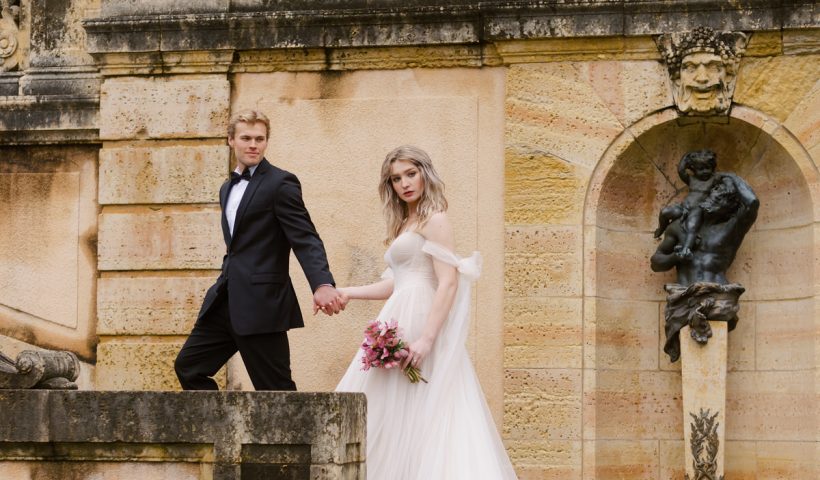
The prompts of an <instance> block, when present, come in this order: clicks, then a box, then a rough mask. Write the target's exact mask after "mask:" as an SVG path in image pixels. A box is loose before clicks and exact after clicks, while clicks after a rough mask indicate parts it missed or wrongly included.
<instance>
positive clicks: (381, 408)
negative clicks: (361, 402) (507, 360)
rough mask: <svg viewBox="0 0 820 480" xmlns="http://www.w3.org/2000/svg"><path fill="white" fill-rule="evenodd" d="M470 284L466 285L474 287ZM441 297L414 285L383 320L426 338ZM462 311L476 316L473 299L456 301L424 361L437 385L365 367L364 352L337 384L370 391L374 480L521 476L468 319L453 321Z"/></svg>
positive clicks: (396, 297) (390, 303) (394, 299)
mask: <svg viewBox="0 0 820 480" xmlns="http://www.w3.org/2000/svg"><path fill="white" fill-rule="evenodd" d="M464 283H465V284H464V285H462V286H460V287H459V288H460V289H462V288H466V289H467V290H469V284H467V283H466V282H464ZM433 294H434V290H433V288H432V287H431V286H430V284H429V282H424V281H419V282H410V285H406V286H404V287H402V288H400V289H397V290H395V291H394V293H393V295H392V296H391V297H390V298H389V299H388V300H387V302H386V303H385V305H384V308H383V309H382V311H381V313H380V314H379V316H378V319H379V320H382V321H389V320H392V319H395V320H396V321H398V323H399V326H400V327H401V328H402V329H403V334H404V338H405V340H406V341H408V342H410V341H412V340H413V339H415V338H418V336H419V335H421V332H422V330H423V328H424V324H425V322H426V321H427V315H428V313H429V312H430V308H431V302H432V299H433ZM468 297H469V295H468ZM465 304H466V305H465ZM459 310H460V311H459ZM457 315H469V298H468V299H467V302H463V301H462V302H458V301H457V302H456V304H455V305H454V307H453V311H452V312H451V315H450V317H451V318H449V319H448V321H447V325H446V326H445V327H443V328H442V331H441V333H440V334H439V336H438V338H437V339H436V342H435V344H434V346H433V350H432V352H431V353H430V355H428V357H427V358H426V359H425V360H424V362H423V364H422V365H421V366H420V368H421V371H422V375H423V376H424V377H425V378H426V379H427V380H428V381H429V383H417V384H411V383H410V382H409V381H408V379H407V377H405V375H404V374H403V373H402V372H401V371H400V370H386V369H380V368H374V369H370V370H369V371H366V372H365V371H362V370H361V365H362V363H361V352H359V353H358V354H357V355H356V357H355V358H354V359H353V361H352V362H351V364H350V367H348V369H347V372H346V373H345V375H344V376H343V377H342V379H341V381H340V382H339V385H338V386H337V387H336V390H337V391H344V392H364V393H365V395H366V396H367V478H368V480H460V479H464V480H468V479H469V480H476V479H487V480H506V479H515V478H516V476H515V472H514V471H513V468H512V465H511V464H510V460H509V458H508V456H507V453H506V450H505V449H504V445H503V444H502V443H501V438H500V436H499V434H498V431H497V430H496V427H495V424H494V422H493V418H492V416H491V415H490V411H489V409H488V408H487V403H486V400H485V398H484V394H483V392H482V390H481V385H480V384H479V382H478V377H477V376H476V374H475V370H474V369H473V366H472V363H471V361H470V358H469V355H468V353H467V350H466V348H465V347H464V338H463V337H464V335H462V334H460V333H459V332H457V331H453V330H454V328H456V329H458V330H463V328H461V327H460V326H459V325H464V324H465V323H466V319H458V320H460V321H456V319H454V318H452V317H454V316H457ZM448 327H449V328H448ZM362 328H364V325H363V326H362Z"/></svg>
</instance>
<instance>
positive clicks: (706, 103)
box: [679, 52, 728, 113]
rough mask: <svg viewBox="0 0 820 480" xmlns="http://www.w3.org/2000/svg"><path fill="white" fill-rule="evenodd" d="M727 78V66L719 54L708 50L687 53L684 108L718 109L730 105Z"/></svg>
mask: <svg viewBox="0 0 820 480" xmlns="http://www.w3.org/2000/svg"><path fill="white" fill-rule="evenodd" d="M725 80H726V67H725V66H724V64H723V60H722V59H721V58H720V57H719V56H718V55H715V54H714V53H707V52H698V53H692V54H689V55H687V56H686V57H684V58H683V61H682V62H681V68H680V87H679V88H680V106H679V108H680V110H681V111H684V112H687V111H690V110H693V111H695V112H697V113H716V112H719V111H721V110H724V109H725V108H728V102H727V98H726V94H725V92H724V82H725Z"/></svg>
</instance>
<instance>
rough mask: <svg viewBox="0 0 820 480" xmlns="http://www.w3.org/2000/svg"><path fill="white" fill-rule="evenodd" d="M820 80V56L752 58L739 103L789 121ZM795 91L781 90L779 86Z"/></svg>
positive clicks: (741, 79)
mask: <svg viewBox="0 0 820 480" xmlns="http://www.w3.org/2000/svg"><path fill="white" fill-rule="evenodd" d="M818 78H820V55H794V56H791V55H781V56H777V57H767V58H749V59H746V60H744V61H743V62H742V63H741V68H740V73H739V74H738V80H737V89H736V90H735V101H736V102H738V103H741V104H743V105H746V106H749V107H752V108H756V109H758V110H760V111H763V112H766V113H768V114H769V115H771V116H773V117H775V118H776V119H778V120H780V121H781V122H782V121H784V120H786V119H787V118H788V117H789V115H790V114H791V112H792V110H794V108H795V107H796V106H797V105H798V104H799V103H800V102H801V101H802V100H803V99H804V98H805V97H806V95H807V94H808V93H809V92H810V91H811V89H812V88H813V87H814V86H815V83H817V79H818ZM786 84H788V85H791V86H792V87H791V88H785V89H784V88H778V87H777V86H778V85H786Z"/></svg>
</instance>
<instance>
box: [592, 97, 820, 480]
mask: <svg viewBox="0 0 820 480" xmlns="http://www.w3.org/2000/svg"><path fill="white" fill-rule="evenodd" d="M702 148H710V149H712V150H714V151H715V152H716V153H717V155H718V169H719V170H724V171H733V172H736V173H738V174H739V175H741V176H742V177H743V178H745V179H746V180H747V181H748V182H749V183H750V184H751V186H752V188H754V189H755V192H756V193H757V195H758V197H759V198H760V199H761V203H762V206H761V210H760V216H759V218H758V221H757V223H756V224H755V226H754V227H753V229H752V231H751V232H750V233H749V235H748V236H747V239H746V240H745V242H744V244H743V246H742V247H741V249H740V251H739V252H738V257H737V258H736V260H735V262H734V264H733V266H732V267H731V269H730V270H729V272H728V274H729V278H730V279H732V280H733V281H737V282H740V283H742V284H743V285H744V286H746V288H747V293H746V294H745V295H744V297H743V299H742V302H741V303H742V307H741V312H740V318H741V320H740V324H739V326H738V328H737V330H735V331H734V332H732V334H731V335H730V339H729V365H728V370H729V373H728V382H727V383H728V387H727V389H728V391H727V420H726V429H727V430H726V431H727V449H726V452H727V468H728V470H727V474H726V476H727V478H734V477H735V476H736V475H740V474H742V473H743V472H755V471H758V468H762V467H761V466H760V465H761V463H762V464H765V465H766V467H765V468H771V467H770V464H769V463H767V462H770V460H772V459H773V458H779V460H778V461H777V462H775V463H776V464H777V465H780V467H777V468H783V469H784V471H786V472H789V474H790V475H791V474H794V472H798V473H805V472H807V471H808V470H803V469H805V468H814V467H812V463H813V458H814V453H815V451H814V444H813V443H812V442H813V441H814V440H815V439H816V437H817V434H818V429H817V425H818V418H817V411H816V408H814V407H813V405H815V402H816V385H815V383H816V377H815V370H816V364H817V355H818V352H817V347H816V345H817V325H816V323H817V322H816V320H815V316H816V315H815V305H816V301H815V287H814V285H815V282H816V278H817V275H815V271H814V270H815V268H816V267H815V263H816V260H815V259H816V258H817V255H818V253H817V247H816V246H815V242H816V240H815V233H814V232H815V230H816V228H817V226H816V225H817V224H816V223H815V218H818V215H817V212H818V210H819V208H818V198H817V193H816V192H817V186H818V174H817V168H816V166H815V165H814V164H813V163H812V161H811V158H810V156H809V155H808V153H807V152H806V151H805V149H804V148H803V147H802V146H801V145H800V143H799V142H798V141H797V140H795V139H794V137H793V136H792V135H791V134H790V133H789V132H788V130H786V128H785V127H783V126H782V125H780V124H779V123H777V122H776V121H774V120H773V119H771V118H770V117H767V116H765V115H764V114H762V113H760V112H757V111H755V110H752V109H749V108H745V107H735V108H734V109H733V111H732V114H731V115H730V117H729V118H728V119H726V121H724V122H710V121H698V120H687V121H686V122H683V121H681V120H679V119H678V118H677V114H676V112H675V111H674V109H666V110H663V111H660V112H658V113H655V114H653V115H650V116H648V117H645V118H644V119H642V120H641V121H639V122H637V123H636V124H634V125H632V126H631V127H629V128H628V129H627V130H625V131H624V132H623V133H622V134H621V135H620V136H619V137H618V138H617V139H616V140H615V141H614V142H613V143H612V144H611V145H610V147H609V148H608V150H607V151H606V152H605V154H604V155H603V157H602V158H601V160H600V162H599V163H598V166H597V167H596V170H595V172H594V174H593V178H592V182H591V184H590V190H589V191H588V193H587V199H586V206H585V219H584V224H585V225H584V236H585V245H586V246H587V248H586V249H585V262H584V278H585V279H586V281H585V286H584V311H585V322H584V335H585V362H586V363H585V367H586V368H587V370H585V372H586V374H587V376H588V377H589V379H587V380H585V391H584V395H585V399H586V402H585V405H586V406H585V411H584V416H585V418H584V425H585V431H584V438H585V440H593V441H594V442H592V443H591V444H589V443H587V445H590V446H592V445H594V448H593V449H591V451H589V452H588V454H591V455H593V456H594V458H595V461H594V464H595V473H596V475H595V476H596V478H614V476H617V475H618V474H626V475H627V476H628V477H629V478H656V477H657V475H660V477H658V478H678V477H681V476H682V475H683V473H682V467H683V460H682V459H683V425H682V417H681V398H680V391H681V386H680V364H679V363H678V364H671V363H670V362H669V360H668V358H667V357H666V356H665V355H664V354H663V351H662V349H661V346H662V343H663V342H662V340H663V329H662V321H663V320H662V319H663V306H664V302H665V294H664V292H663V289H662V287H663V284H664V283H667V282H669V281H672V280H673V278H674V275H673V273H672V272H667V273H666V274H656V273H653V272H651V270H650V269H649V263H648V258H649V256H650V255H651V254H652V253H653V252H654V249H655V247H656V242H655V241H654V240H653V238H652V234H651V232H652V231H653V230H654V228H655V226H656V223H657V212H658V211H659V209H660V208H661V207H662V206H663V205H665V204H667V203H669V202H672V201H679V200H680V198H681V197H682V194H683V187H684V185H683V183H682V181H681V180H680V179H679V178H678V175H677V173H676V167H677V163H678V160H679V159H680V157H681V156H682V155H683V154H684V153H685V152H687V151H690V150H695V149H702ZM785 452H788V453H785ZM616 455H617V456H618V458H617V459H615V456H616ZM624 456H631V458H630V459H626V461H625V459H624V458H623V457H624ZM784 458H785V460H784ZM778 462H779V463H778ZM587 465H589V464H587ZM619 469H620V470H619ZM627 470H628V471H627ZM741 476H742V475H741ZM787 476H788V475H787Z"/></svg>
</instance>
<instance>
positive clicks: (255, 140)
mask: <svg viewBox="0 0 820 480" xmlns="http://www.w3.org/2000/svg"><path fill="white" fill-rule="evenodd" d="M228 145H230V146H231V147H232V148H233V153H234V156H235V157H236V163H237V164H238V165H241V166H242V170H244V169H246V168H250V167H253V166H254V165H259V162H261V161H262V157H263V156H264V155H265V148H267V146H268V134H267V130H266V128H265V124H264V123H262V122H255V123H247V122H239V123H237V124H236V131H234V136H233V138H228Z"/></svg>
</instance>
